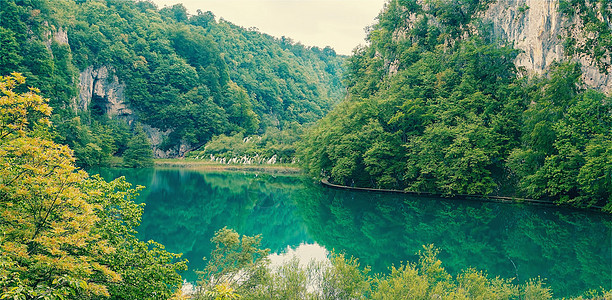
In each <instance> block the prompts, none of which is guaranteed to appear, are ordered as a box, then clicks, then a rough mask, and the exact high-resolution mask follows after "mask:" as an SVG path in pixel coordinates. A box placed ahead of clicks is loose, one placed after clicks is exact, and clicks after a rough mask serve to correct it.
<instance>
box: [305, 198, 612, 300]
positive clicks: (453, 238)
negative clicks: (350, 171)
mask: <svg viewBox="0 0 612 300" xmlns="http://www.w3.org/2000/svg"><path fill="white" fill-rule="evenodd" d="M313 192H314V193H316V194H314V195H313ZM296 199H297V201H296V202H297V204H298V207H299V212H300V214H301V216H302V218H303V219H304V221H305V222H306V223H307V224H308V229H309V233H310V234H311V235H312V237H313V238H314V239H315V240H316V241H317V242H318V243H320V244H322V245H323V246H325V247H326V248H328V249H331V248H336V249H344V250H345V251H346V252H347V254H349V255H353V256H356V257H359V258H360V259H361V261H362V262H363V263H365V264H368V265H371V266H372V267H373V270H374V271H375V272H384V271H385V270H386V268H387V267H388V266H389V265H391V264H396V265H397V264H399V263H400V262H402V261H404V262H405V261H407V260H408V261H414V260H415V259H416V257H415V255H414V254H415V253H416V252H418V251H419V250H420V249H422V245H424V244H434V245H436V247H438V248H440V249H441V255H440V259H441V260H442V261H443V262H444V264H445V266H446V268H447V269H448V270H449V271H450V273H451V274H456V273H457V272H458V271H460V270H462V269H466V268H469V267H474V268H476V269H479V270H487V272H488V273H489V274H490V275H492V276H502V277H505V278H512V277H514V278H518V280H520V281H524V280H526V279H529V278H534V277H538V276H540V277H542V278H545V279H547V280H546V282H547V283H548V284H549V285H550V286H551V287H552V288H553V290H554V292H555V295H556V296H567V295H572V294H575V293H580V292H584V291H586V290H588V289H593V288H598V287H600V286H601V287H604V288H607V289H610V288H612V257H611V256H612V245H611V232H612V230H611V228H612V224H611V221H610V216H609V215H603V214H594V213H589V212H576V211H571V210H564V209H559V208H547V207H535V206H526V205H508V204H499V203H485V202H475V201H465V200H464V201H461V202H457V201H452V200H444V199H434V198H422V197H420V198H414V197H407V196H404V195H401V196H400V195H389V194H384V195H383V194H376V193H364V192H347V191H339V190H331V189H310V190H303V191H302V192H301V193H299V195H298V196H297V198H296Z"/></svg>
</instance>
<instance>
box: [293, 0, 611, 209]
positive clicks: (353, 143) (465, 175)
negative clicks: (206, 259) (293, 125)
mask: <svg viewBox="0 0 612 300" xmlns="http://www.w3.org/2000/svg"><path fill="white" fill-rule="evenodd" d="M477 4H479V5H477ZM480 4H482V5H480ZM484 4H486V3H485V2H481V1H458V2H455V1H450V2H445V1H437V2H435V5H420V4H418V2H416V1H398V0H393V1H390V2H389V3H388V4H387V5H386V8H385V10H384V11H383V12H382V13H381V15H380V16H379V22H378V23H377V24H376V25H374V27H373V28H372V30H371V32H370V33H369V35H368V39H369V41H370V45H369V46H367V47H364V48H362V49H359V50H358V51H357V52H355V53H354V55H353V56H352V57H350V58H349V66H348V71H347V75H346V78H347V85H348V89H349V95H348V97H347V100H345V101H344V102H342V103H341V104H339V105H338V107H336V109H334V110H333V111H332V112H331V113H330V114H329V115H327V116H326V117H325V118H324V119H323V120H321V121H320V122H319V123H318V124H317V125H316V126H314V127H313V128H312V129H311V130H309V132H308V133H307V135H306V137H305V139H304V141H303V142H302V145H301V148H300V149H301V150H300V159H301V161H302V162H304V164H305V166H306V167H307V169H308V170H309V172H310V174H312V175H313V176H323V177H330V178H331V180H333V181H334V182H337V183H340V184H344V185H351V186H352V185H355V186H363V187H379V188H394V189H408V190H414V191H426V192H434V193H441V194H447V195H453V194H481V195H515V196H522V197H533V198H545V199H551V200H554V201H556V202H558V203H572V204H574V205H577V206H594V205H595V206H602V207H604V210H607V211H611V210H612V180H611V178H612V156H611V155H612V147H611V145H612V144H611V141H612V132H610V130H609V128H610V127H611V126H612V115H611V113H610V112H611V111H612V107H611V106H610V105H611V99H610V97H608V96H605V95H604V94H602V93H600V92H597V91H594V90H588V89H585V88H584V87H583V85H582V84H581V82H580V78H581V77H580V75H581V74H580V68H579V66H578V65H577V64H575V63H572V62H558V63H556V64H554V65H553V67H552V68H551V69H550V70H549V72H548V73H547V74H545V76H541V77H538V76H533V77H530V76H525V74H523V73H522V72H521V71H520V70H517V68H516V67H515V65H514V63H513V60H514V58H515V57H516V55H517V54H518V52H517V50H514V49H513V48H512V47H511V46H510V45H499V44H497V42H492V41H488V39H486V38H485V37H483V36H486V35H487V34H486V32H483V33H484V34H481V31H480V30H478V29H479V27H478V26H479V22H478V21H477V20H474V19H471V18H460V16H464V15H470V16H471V15H474V14H475V13H476V12H477V11H478V10H481V9H484V8H486V5H484ZM606 26H608V27H610V24H609V23H607V24H606ZM483 28H486V26H484V27H483ZM481 30H485V29H481Z"/></svg>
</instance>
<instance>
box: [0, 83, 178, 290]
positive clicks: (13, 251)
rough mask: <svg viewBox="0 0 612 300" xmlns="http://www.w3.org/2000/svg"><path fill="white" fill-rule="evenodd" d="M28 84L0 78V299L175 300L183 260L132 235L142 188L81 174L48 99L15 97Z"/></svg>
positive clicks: (34, 94) (26, 95) (33, 92)
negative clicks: (56, 131)
mask: <svg viewBox="0 0 612 300" xmlns="http://www.w3.org/2000/svg"><path fill="white" fill-rule="evenodd" d="M24 82H25V78H24V77H23V76H21V75H20V74H16V73H14V74H13V75H11V76H7V77H0V92H1V94H0V95H1V96H0V111H1V112H2V113H1V114H0V231H1V232H2V233H3V234H2V236H1V237H0V249H1V250H0V264H1V265H2V268H1V271H0V297H1V298H3V299H4V298H11V299H66V298H70V299H90V298H96V299H97V298H100V297H109V296H110V297H113V298H116V299H125V298H129V297H133V296H136V297H135V298H148V297H152V296H153V295H161V296H162V297H163V295H166V296H169V295H170V294H171V293H172V290H173V288H174V287H176V286H177V285H178V284H180V281H181V280H180V276H178V274H176V271H177V270H180V269H184V263H182V262H177V261H176V260H177V259H178V257H179V256H177V255H174V254H171V253H168V252H166V251H165V250H164V249H163V246H161V245H159V244H155V243H153V242H149V243H144V242H141V241H138V239H137V238H136V237H135V233H136V231H135V228H136V227H137V226H138V225H139V221H140V215H141V214H142V207H141V206H139V205H136V204H134V202H133V201H132V199H133V197H134V195H135V193H136V190H134V189H131V188H130V185H129V184H127V183H126V182H125V180H124V179H119V180H115V181H113V182H111V183H106V182H104V181H103V180H101V179H100V178H99V177H94V178H92V179H90V178H88V175H87V173H85V172H84V171H81V170H77V168H76V167H75V165H74V162H75V159H74V157H73V156H72V151H71V150H70V149H69V148H68V147H67V146H62V145H58V144H56V143H54V142H52V141H51V140H50V139H49V136H50V134H49V132H48V129H49V126H50V122H49V116H50V114H51V108H50V107H49V106H48V104H47V101H48V100H47V99H43V98H42V97H41V96H40V95H38V90H36V89H33V88H30V91H29V92H26V93H16V92H15V91H14V89H15V88H16V87H17V86H18V85H19V84H23V83H24ZM145 277H146V278H156V281H155V282H152V283H147V282H148V281H147V280H143V278H145Z"/></svg>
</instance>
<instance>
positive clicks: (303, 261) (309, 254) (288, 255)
mask: <svg viewBox="0 0 612 300" xmlns="http://www.w3.org/2000/svg"><path fill="white" fill-rule="evenodd" d="M328 255H329V252H328V251H327V249H325V247H322V246H321V245H319V244H317V243H314V244H308V243H301V244H300V245H299V246H297V247H295V248H292V247H290V246H287V248H286V249H285V250H284V251H282V252H280V253H272V254H270V255H269V256H268V258H269V259H270V263H271V264H270V266H271V267H272V268H275V267H279V266H281V265H283V264H285V263H287V262H288V261H290V260H291V259H293V258H294V257H295V258H297V259H298V260H299V262H300V267H303V268H304V267H306V266H307V265H308V264H309V263H310V262H319V263H321V262H322V263H328V262H329V257H328Z"/></svg>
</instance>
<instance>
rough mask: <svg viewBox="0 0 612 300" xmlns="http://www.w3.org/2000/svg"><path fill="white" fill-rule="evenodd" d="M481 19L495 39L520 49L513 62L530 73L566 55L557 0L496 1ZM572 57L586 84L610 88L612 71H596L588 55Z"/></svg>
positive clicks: (565, 23)
mask: <svg viewBox="0 0 612 300" xmlns="http://www.w3.org/2000/svg"><path fill="white" fill-rule="evenodd" d="M482 20H483V22H484V23H485V24H491V25H492V31H493V32H492V33H493V36H494V37H495V38H497V39H500V40H502V41H508V42H510V43H513V44H514V47H515V48H517V49H520V50H523V51H524V52H523V53H521V54H520V55H519V56H518V57H517V58H516V61H515V63H516V65H517V66H518V67H524V68H525V69H526V70H527V71H528V72H530V73H537V74H542V73H543V72H544V71H545V70H547V69H548V67H550V65H551V64H552V63H553V61H561V60H564V59H565V58H566V57H565V54H564V51H563V39H564V38H565V36H567V34H568V32H567V28H568V26H569V25H571V24H570V21H569V20H567V18H565V17H564V16H563V15H562V14H561V13H560V12H559V0H498V1H496V2H495V3H492V4H491V5H490V6H489V8H488V9H487V11H486V12H485V13H484V15H483V18H482ZM577 28H580V26H577ZM572 34H577V33H575V32H574V33H572ZM572 59H573V60H575V61H579V62H580V63H581V64H582V72H583V80H584V83H585V84H586V85H588V86H590V87H593V88H595V89H599V90H601V91H604V92H606V93H608V94H609V93H610V92H611V91H612V74H607V75H606V74H603V73H600V72H599V69H598V68H597V67H596V66H594V65H592V64H591V61H589V58H588V57H585V56H582V57H573V58H572Z"/></svg>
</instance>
